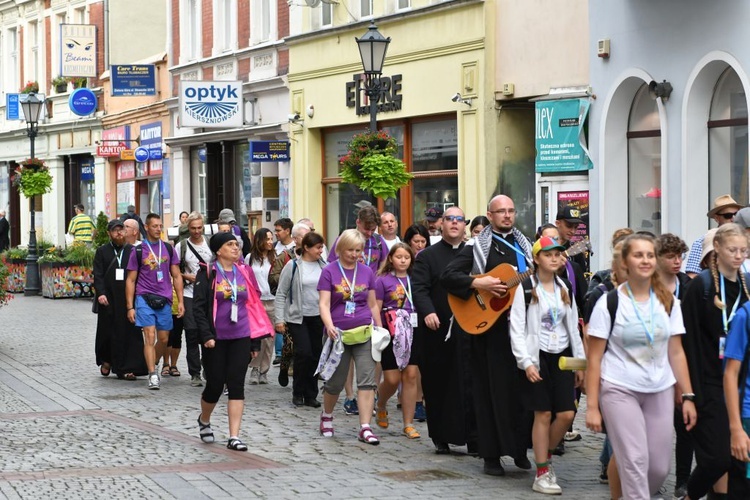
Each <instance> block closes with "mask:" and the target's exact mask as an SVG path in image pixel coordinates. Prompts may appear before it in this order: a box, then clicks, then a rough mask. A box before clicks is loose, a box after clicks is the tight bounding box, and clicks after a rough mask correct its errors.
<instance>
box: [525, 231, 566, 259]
mask: <svg viewBox="0 0 750 500" xmlns="http://www.w3.org/2000/svg"><path fill="white" fill-rule="evenodd" d="M555 249H557V250H562V251H564V250H565V247H564V246H562V245H561V244H559V243H558V242H557V240H555V239H554V238H550V237H549V236H542V237H541V238H539V239H538V240H536V241H535V242H534V246H533V247H531V253H532V255H534V256H535V257H536V254H538V253H539V252H546V251H547V250H555Z"/></svg>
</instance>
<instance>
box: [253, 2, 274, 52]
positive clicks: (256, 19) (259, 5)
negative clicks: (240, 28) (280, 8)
mask: <svg viewBox="0 0 750 500" xmlns="http://www.w3.org/2000/svg"><path fill="white" fill-rule="evenodd" d="M250 22H251V26H250V45H257V44H259V43H263V42H270V41H273V40H276V37H277V34H276V33H277V30H276V25H277V22H276V2H275V1H273V0H252V3H251V4H250Z"/></svg>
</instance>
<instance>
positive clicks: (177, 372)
mask: <svg viewBox="0 0 750 500" xmlns="http://www.w3.org/2000/svg"><path fill="white" fill-rule="evenodd" d="M169 374H170V375H171V376H173V377H179V376H180V375H181V373H180V370H178V369H177V367H176V366H173V367H171V368H170V369H169Z"/></svg>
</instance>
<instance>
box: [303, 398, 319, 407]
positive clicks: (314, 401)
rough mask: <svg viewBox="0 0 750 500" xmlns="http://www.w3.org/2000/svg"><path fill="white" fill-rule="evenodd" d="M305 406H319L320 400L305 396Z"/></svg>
mask: <svg viewBox="0 0 750 500" xmlns="http://www.w3.org/2000/svg"><path fill="white" fill-rule="evenodd" d="M305 406H309V407H311V408H320V401H318V400H317V399H315V398H305Z"/></svg>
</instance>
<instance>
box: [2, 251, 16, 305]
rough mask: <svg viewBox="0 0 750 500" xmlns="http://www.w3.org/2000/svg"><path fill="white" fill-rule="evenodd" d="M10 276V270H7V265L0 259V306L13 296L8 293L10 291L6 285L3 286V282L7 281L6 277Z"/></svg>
mask: <svg viewBox="0 0 750 500" xmlns="http://www.w3.org/2000/svg"><path fill="white" fill-rule="evenodd" d="M9 276H10V272H9V271H8V267H7V266H5V265H4V264H3V262H2V261H0V307H3V306H4V305H6V304H7V303H8V302H10V299H12V298H13V295H11V294H10V292H9V291H8V290H7V287H6V286H5V283H6V282H7V281H8V277H9Z"/></svg>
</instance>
